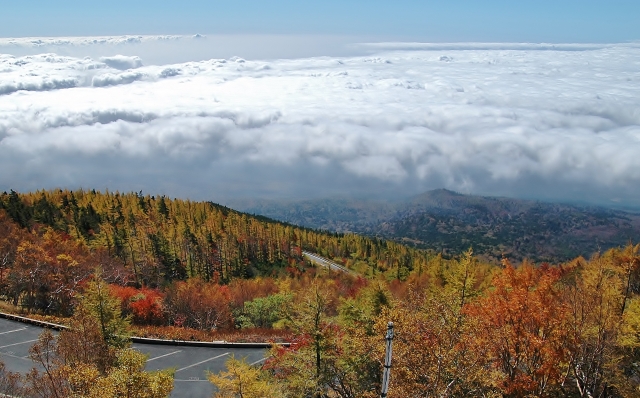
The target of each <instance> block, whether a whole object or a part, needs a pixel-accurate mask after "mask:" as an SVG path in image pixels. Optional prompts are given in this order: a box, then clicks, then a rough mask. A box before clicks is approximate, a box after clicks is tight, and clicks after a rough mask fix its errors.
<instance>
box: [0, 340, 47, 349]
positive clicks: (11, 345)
mask: <svg viewBox="0 0 640 398" xmlns="http://www.w3.org/2000/svg"><path fill="white" fill-rule="evenodd" d="M34 341H38V339H35V340H27V341H23V342H22V343H13V344H7V345H3V346H0V348H6V347H13V346H14V345H20V344H27V343H33V342H34Z"/></svg>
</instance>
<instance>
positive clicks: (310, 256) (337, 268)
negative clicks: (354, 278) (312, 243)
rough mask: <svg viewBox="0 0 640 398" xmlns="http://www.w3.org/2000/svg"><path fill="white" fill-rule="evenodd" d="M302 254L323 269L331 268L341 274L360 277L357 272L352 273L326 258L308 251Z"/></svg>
mask: <svg viewBox="0 0 640 398" xmlns="http://www.w3.org/2000/svg"><path fill="white" fill-rule="evenodd" d="M302 254H303V255H304V256H305V257H306V258H307V259H309V261H311V262H312V263H315V264H318V265H320V266H321V267H325V268H329V269H331V270H333V271H340V272H345V273H347V274H351V275H358V273H356V272H355V271H351V270H350V269H348V268H345V267H343V266H342V265H340V264H337V263H335V262H333V261H331V260H328V259H326V258H324V257H320V256H318V255H317V254H314V253H311V252H307V251H303V252H302Z"/></svg>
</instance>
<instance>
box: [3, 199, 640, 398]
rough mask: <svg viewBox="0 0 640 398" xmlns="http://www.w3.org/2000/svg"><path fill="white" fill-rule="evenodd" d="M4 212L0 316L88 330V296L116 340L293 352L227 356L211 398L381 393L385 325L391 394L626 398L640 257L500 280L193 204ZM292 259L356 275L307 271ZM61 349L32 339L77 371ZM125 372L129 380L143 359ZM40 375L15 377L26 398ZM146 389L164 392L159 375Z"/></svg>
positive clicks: (513, 270) (535, 267) (69, 202)
mask: <svg viewBox="0 0 640 398" xmlns="http://www.w3.org/2000/svg"><path fill="white" fill-rule="evenodd" d="M0 198H1V201H0V202H1V204H2V209H0V295H1V296H2V297H3V298H4V299H5V301H8V302H9V303H6V302H4V303H2V305H3V306H5V307H6V306H10V304H13V305H14V307H12V310H15V311H21V312H23V313H24V312H26V313H29V314H30V316H37V315H42V314H49V315H56V316H62V317H67V318H58V319H59V320H60V321H64V320H65V319H66V320H67V321H66V322H67V324H70V325H72V326H73V325H77V324H78V323H79V322H83V321H84V320H86V319H87V318H86V316H87V311H86V308H87V303H89V302H91V300H94V299H95V298H96V294H97V293H99V295H100V297H102V298H101V299H100V300H102V301H105V302H108V303H110V304H109V306H110V308H112V311H111V312H112V313H113V314H118V315H117V316H115V315H114V316H115V318H114V322H118V323H120V321H122V324H123V326H122V328H123V330H124V329H128V327H129V326H128V322H129V321H130V322H132V324H133V326H134V327H135V333H136V334H139V335H144V336H157V337H164V338H178V339H207V340H220V339H227V336H228V335H230V334H231V333H235V334H236V335H242V336H245V337H246V336H249V335H259V336H261V338H262V339H263V340H264V339H270V340H275V339H276V338H278V339H281V340H282V339H286V340H287V341H290V342H291V343H292V344H291V346H290V347H289V348H285V347H275V348H273V350H272V352H271V354H272V355H271V357H270V358H269V360H267V361H266V362H265V364H264V366H263V367H262V368H261V369H258V368H255V367H251V366H249V365H247V364H246V363H243V362H242V361H238V360H235V359H232V360H230V362H229V365H228V366H229V371H228V372H223V373H222V374H220V375H217V376H216V375H211V377H210V379H211V380H212V381H213V382H214V383H215V384H216V385H217V386H218V387H220V392H219V395H218V397H226V396H234V395H233V394H235V393H234V391H237V388H238V386H241V387H242V388H249V389H252V390H253V391H259V394H258V396H270V397H283V398H284V397H287V398H289V397H290V398H297V397H341V398H356V397H358V398H359V397H376V396H380V388H381V374H382V360H383V358H384V346H385V344H384V337H383V336H384V333H385V330H386V325H387V322H388V321H393V322H394V323H395V331H396V338H395V340H394V364H393V368H392V372H393V374H392V379H391V380H392V382H391V386H390V393H392V394H393V395H394V396H451V397H488V396H491V397H503V398H511V397H527V396H536V397H564V396H566V397H574V396H575V397H584V398H587V397H595V396H601V397H604V396H607V397H620V398H623V397H624V398H626V397H629V398H631V397H637V396H638V393H640V382H639V380H640V372H639V371H638V367H637V363H639V362H640V245H635V246H634V245H627V246H626V247H618V248H614V249H611V250H608V251H606V252H603V253H600V254H596V255H594V256H592V257H590V258H589V259H586V258H584V257H577V258H575V259H573V260H571V261H569V262H561V263H556V264H546V263H545V264H533V263H531V262H528V261H523V263H522V264H519V265H518V266H517V267H514V266H513V265H512V264H511V263H510V262H509V260H508V259H503V261H502V263H501V266H495V265H491V264H489V263H486V262H483V261H482V260H480V259H479V258H477V257H474V256H473V253H472V251H471V250H467V251H465V252H464V253H459V254H458V255H456V256H452V257H451V258H447V257H445V256H442V255H441V254H434V253H433V252H425V251H421V250H418V249H413V248H408V247H406V246H403V245H401V244H398V243H393V242H387V241H383V240H380V239H369V238H364V237H360V236H357V235H352V234H345V235H342V234H330V233H323V232H318V231H314V230H309V229H304V228H299V227H295V226H292V225H288V224H284V223H278V222H275V221H273V220H269V219H266V218H260V217H254V216H250V215H247V214H243V213H239V212H236V211H234V210H231V209H228V208H225V207H222V206H218V205H215V204H212V203H206V202H191V201H187V200H177V199H172V200H170V199H168V198H165V197H153V196H146V195H142V194H140V193H139V194H134V193H129V194H120V193H97V192H93V191H90V192H87V191H61V190H56V191H41V192H36V193H30V194H18V193H15V192H10V193H7V194H4V195H2V196H1V197H0ZM301 250H311V251H316V252H319V253H321V254H323V255H325V256H327V257H331V258H332V259H334V260H336V261H339V262H342V263H343V264H345V265H347V266H349V267H350V268H352V269H354V270H356V271H358V272H359V273H360V275H362V276H352V275H348V274H346V273H331V272H328V271H319V270H316V269H314V268H312V267H309V265H308V264H305V263H304V260H303V259H302V257H301ZM107 287H108V288H107ZM92 297H93V298H92ZM34 314H35V315H34ZM120 314H122V316H125V317H126V318H122V317H121V316H120ZM94 318H95V317H94ZM125 324H126V325H125ZM94 326H95V325H94ZM125 326H126V327H125ZM76 329H78V328H76ZM80 329H81V328H80ZM72 330H75V329H72ZM96 330H97V329H96ZM92 333H93V332H92ZM122 333H125V332H124V331H123V332H122ZM225 333H226V334H225ZM93 334H95V333H93ZM118 335H121V333H120V332H118ZM65 336H66V337H65ZM69 336H71V335H63V336H62V337H60V338H58V339H57V340H56V339H54V338H53V337H52V336H51V335H49V337H47V335H44V336H43V337H42V338H41V340H40V341H39V342H38V345H36V351H37V350H38V349H39V348H38V347H39V346H40V347H45V348H46V350H42V351H41V352H49V350H54V351H55V352H56V355H62V357H61V358H62V359H63V360H65V361H66V360H68V359H69V358H71V359H73V358H75V357H74V351H73V350H67V351H64V350H63V351H59V350H58V349H57V348H52V347H55V346H56V344H57V345H58V347H61V346H62V348H64V347H66V344H68V342H69V340H65V339H66V338H67V337H69ZM95 336H98V337H100V335H99V333H98V334H95ZM95 336H94V337H95ZM221 336H225V337H221ZM89 337H91V336H87V335H86V333H85V334H84V335H83V334H78V335H73V336H72V337H70V338H72V339H76V340H78V339H79V340H82V341H85V340H86V341H91V339H90V338H89ZM103 340H104V339H103ZM243 341H246V340H243ZM44 343H46V344H44ZM103 345H104V344H103ZM107 345H108V344H107ZM103 348H104V352H103V353H105V355H106V354H109V353H114V352H115V351H113V350H112V348H113V347H111V348H110V347H103ZM36 351H34V352H36ZM38 352H40V351H38ZM118 352H119V353H120V354H118V355H123V354H122V353H123V352H124V351H122V352H120V351H118ZM36 354H37V352H36ZM65 355H66V356H65ZM114 355H115V354H114ZM114 355H111V356H110V357H109V358H108V359H109V360H110V361H111V362H110V363H111V364H115V367H113V368H110V369H106V368H105V369H104V370H100V366H101V365H100V363H97V364H96V363H94V362H96V358H97V359H100V358H102V357H101V356H97V357H96V356H90V357H88V359H87V358H84V359H82V360H81V361H79V362H78V363H79V367H78V368H77V369H80V370H82V369H87V367H88V368H89V369H93V368H92V366H93V367H95V366H98V368H97V370H95V371H94V370H92V372H93V373H92V375H93V376H92V377H94V379H95V380H99V381H101V382H104V383H107V382H109V383H110V382H111V381H112V380H111V374H114V375H115V374H116V373H114V372H118V371H119V369H120V365H118V360H119V359H118V358H119V356H118V355H115V356H114ZM32 357H35V358H39V356H38V355H35V354H34V355H32ZM131 360H132V361H134V360H135V361H134V362H136V363H138V364H139V365H140V366H138V367H137V368H136V369H138V371H140V372H141V371H142V370H143V364H144V358H137V359H136V358H132V359H131ZM114 361H115V362H114ZM60 363H62V362H60ZM110 366H111V365H110ZM60 369H62V370H65V369H66V370H65V371H64V372H62V371H61V373H60V372H59V373H58V374H57V376H56V377H58V379H59V380H60V381H61V383H62V384H60V385H62V386H64V387H65V388H67V389H68V390H69V391H74V393H77V394H78V396H87V395H86V394H85V395H83V393H82V391H83V389H85V390H91V388H89V387H90V386H87V385H86V384H74V382H73V380H76V379H74V378H75V377H77V375H76V372H72V371H71V372H69V368H68V367H66V368H65V367H61V368H60ZM74 369H75V368H74ZM71 370H73V369H71ZM118 374H119V373H118ZM5 376H6V375H5ZM5 376H3V374H2V365H1V364H0V393H6V392H7V391H8V390H7V389H5V388H4V387H3V386H6V383H5V384H3V383H4V381H6V380H7V377H8V376H7V377H5ZM9 376H11V375H9ZM36 376H38V375H37V374H36V375H35V376H32V378H31V379H29V378H27V381H28V382H29V383H31V385H32V387H37V385H38V383H35V384H34V382H32V381H33V380H35V382H37V381H38V380H40V379H38V378H37V377H36ZM40 376H42V377H44V376H43V375H40ZM40 376H39V377H40ZM143 376H144V377H146V378H147V379H148V380H149V383H156V384H162V385H164V384H163V383H165V381H163V380H166V379H167V377H166V375H165V374H141V375H140V377H143ZM11 377H13V379H11V380H17V378H16V377H17V376H15V375H13V376H11ZM114 377H115V376H114ZM3 380H4V381H3ZM29 380H32V381H29ZM154 380H155V381H154ZM116 384H117V383H116ZM65 391H66V390H65ZM225 394H231V395H225ZM45 396H46V395H45Z"/></svg>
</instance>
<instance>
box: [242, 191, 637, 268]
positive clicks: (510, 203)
mask: <svg viewBox="0 0 640 398" xmlns="http://www.w3.org/2000/svg"><path fill="white" fill-rule="evenodd" d="M238 204H239V205H240V208H242V209H243V210H245V211H247V212H251V213H255V214H262V215H265V216H268V217H273V218H275V219H278V220H283V221H287V222H291V223H294V224H298V225H303V226H307V227H311V228H319V229H324V230H328V231H337V232H346V231H349V232H355V233H359V234H364V235H367V236H376V237H380V238H383V239H390V240H395V241H398V242H402V243H404V244H407V245H411V246H413V247H418V248H423V249H431V250H434V251H436V252H444V253H446V254H450V255H452V254H453V255H455V254H456V253H460V252H462V251H464V250H466V249H468V248H469V247H473V250H474V252H475V253H476V254H478V255H482V256H484V257H485V258H488V259H492V260H493V261H494V262H495V263H496V264H497V263H499V262H500V260H501V258H502V257H503V256H506V257H507V258H510V259H512V260H514V261H518V262H519V261H521V260H523V259H525V258H528V259H530V260H534V261H548V262H560V261H567V260H570V259H572V258H575V257H577V256H580V255H587V256H588V255H591V254H593V253H595V252H598V251H602V250H607V249H609V248H612V247H616V246H620V245H625V244H627V243H628V242H630V241H633V242H637V241H639V240H640V215H638V214H636V213H631V212H626V211H620V210H613V209H607V208H603V207H593V206H591V207H589V206H577V205H568V204H559V203H545V202H538V201H532V200H519V199H509V198H494V197H483V196H473V195H462V194H459V193H455V192H452V191H448V190H444V189H440V190H435V191H430V192H426V193H424V194H422V195H418V196H415V197H412V198H409V199H407V200H404V201H399V202H381V201H372V200H371V201H362V200H309V201H300V202H282V203H279V202H260V201H254V202H244V203H242V202H239V203H238Z"/></svg>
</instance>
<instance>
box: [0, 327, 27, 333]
mask: <svg viewBox="0 0 640 398" xmlns="http://www.w3.org/2000/svg"><path fill="white" fill-rule="evenodd" d="M25 329H26V328H22V329H16V330H9V331H8V332H2V333H0V334H7V333H13V332H19V331H21V330H25Z"/></svg>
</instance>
